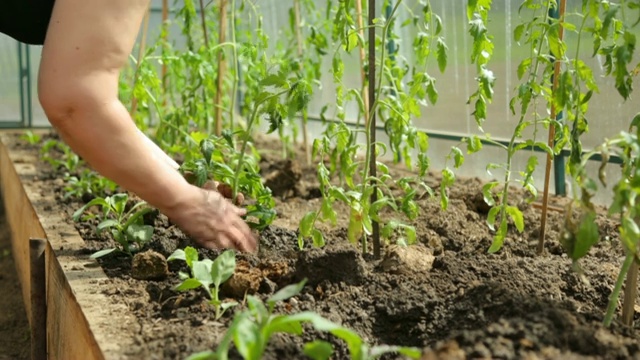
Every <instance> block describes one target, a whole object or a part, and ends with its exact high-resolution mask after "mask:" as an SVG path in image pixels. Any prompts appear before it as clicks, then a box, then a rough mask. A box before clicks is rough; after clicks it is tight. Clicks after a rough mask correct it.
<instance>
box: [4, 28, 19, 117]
mask: <svg viewBox="0 0 640 360" xmlns="http://www.w3.org/2000/svg"><path fill="white" fill-rule="evenodd" d="M19 69H20V67H19V64H18V44H17V43H16V41H15V40H13V39H12V38H10V37H8V36H5V35H2V34H0V126H2V123H5V124H6V123H15V122H18V121H21V113H20V78H19V75H20V71H19Z"/></svg>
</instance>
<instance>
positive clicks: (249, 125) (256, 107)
mask: <svg viewBox="0 0 640 360" xmlns="http://www.w3.org/2000/svg"><path fill="white" fill-rule="evenodd" d="M288 91H289V89H287V90H282V91H280V92H278V93H275V94H273V95H270V96H267V97H265V98H264V99H262V100H261V101H259V102H257V103H256V104H255V105H254V108H253V111H252V112H251V117H250V118H249V122H248V123H247V129H246V130H245V136H244V139H243V140H242V149H241V150H240V157H239V158H238V164H237V165H236V171H235V173H234V175H233V184H232V185H233V186H231V188H232V189H231V190H232V193H233V196H232V201H233V202H235V201H236V196H237V195H238V182H239V181H240V171H241V170H242V162H243V160H244V154H245V152H246V151H247V144H248V143H249V137H250V134H251V128H252V127H253V123H254V122H255V120H256V118H257V117H258V110H259V109H260V106H262V104H264V103H266V102H267V101H269V100H271V99H273V98H274V97H278V96H281V95H284V94H286V93H287V92H288Z"/></svg>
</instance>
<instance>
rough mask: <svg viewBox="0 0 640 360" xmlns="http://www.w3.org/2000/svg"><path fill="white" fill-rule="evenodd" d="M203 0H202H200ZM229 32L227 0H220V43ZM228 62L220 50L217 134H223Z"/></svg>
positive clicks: (217, 86)
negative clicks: (223, 90) (225, 81)
mask: <svg viewBox="0 0 640 360" xmlns="http://www.w3.org/2000/svg"><path fill="white" fill-rule="evenodd" d="M200 1H202V0H200ZM226 33H227V0H220V29H219V33H218V43H219V44H222V43H223V42H225V37H226ZM225 68H226V63H225V60H224V50H220V51H219V52H218V79H217V84H216V105H215V108H214V113H215V131H216V135H217V136H220V135H221V134H222V86H223V80H224V74H225Z"/></svg>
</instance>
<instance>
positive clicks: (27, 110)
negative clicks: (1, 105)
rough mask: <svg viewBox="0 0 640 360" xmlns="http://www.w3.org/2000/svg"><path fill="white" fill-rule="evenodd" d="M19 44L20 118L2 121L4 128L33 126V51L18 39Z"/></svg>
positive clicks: (1, 126)
mask: <svg viewBox="0 0 640 360" xmlns="http://www.w3.org/2000/svg"><path fill="white" fill-rule="evenodd" d="M16 43H17V46H18V91H19V92H20V119H16V120H13V119H11V120H8V121H0V128H2V129H18V128H31V127H33V111H32V106H31V104H32V99H31V53H30V49H29V46H28V45H25V44H23V43H21V42H18V41H16Z"/></svg>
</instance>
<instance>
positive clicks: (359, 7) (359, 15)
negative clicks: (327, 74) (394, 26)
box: [356, 0, 375, 128]
mask: <svg viewBox="0 0 640 360" xmlns="http://www.w3.org/2000/svg"><path fill="white" fill-rule="evenodd" d="M362 1H363V0H356V18H357V21H358V33H359V34H360V36H361V37H362V38H363V39H364V20H363V15H362ZM370 12H371V11H370ZM374 36H375V33H374ZM373 41H374V43H375V39H374V40H373ZM370 48H371V47H370ZM374 48H375V47H374ZM374 59H375V57H374ZM365 63H366V54H365V50H364V45H363V46H361V47H360V77H361V78H362V89H363V91H362V92H361V93H362V102H363V103H364V126H365V128H366V127H367V124H368V122H369V98H370V97H371V98H373V97H372V96H374V95H373V94H375V93H372V92H371V91H369V93H366V92H364V89H365V86H366V83H367V76H366V75H365V73H364V66H365ZM374 65H375V64H374ZM371 69H372V68H371V67H369V73H371V72H373V71H372V70H371ZM374 73H375V72H374ZM369 79H371V76H369ZM374 81H375V76H374ZM369 86H371V84H369Z"/></svg>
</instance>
